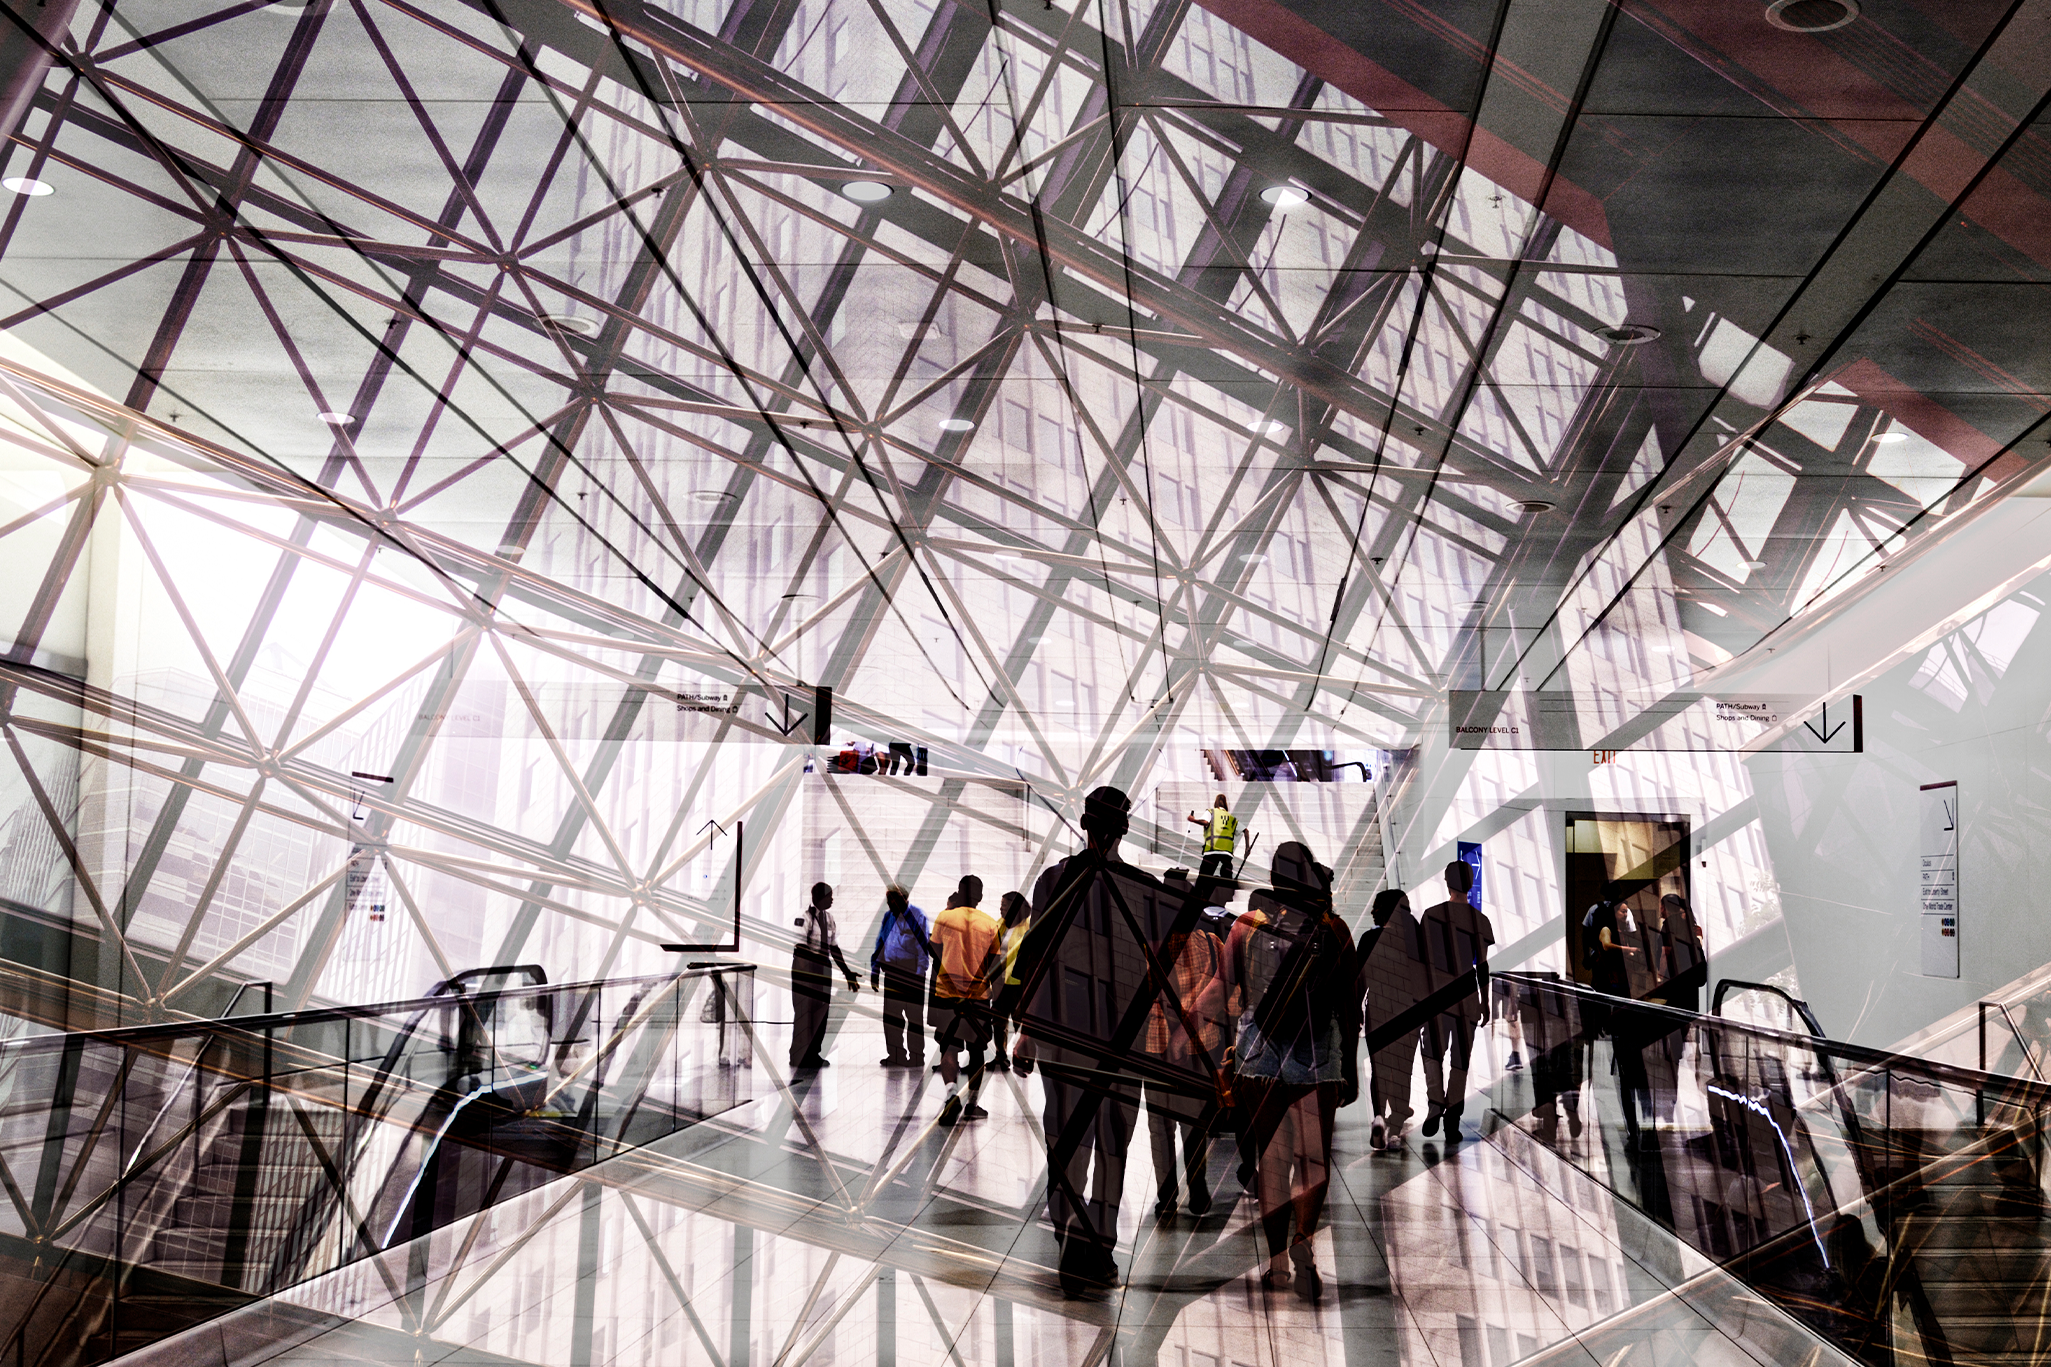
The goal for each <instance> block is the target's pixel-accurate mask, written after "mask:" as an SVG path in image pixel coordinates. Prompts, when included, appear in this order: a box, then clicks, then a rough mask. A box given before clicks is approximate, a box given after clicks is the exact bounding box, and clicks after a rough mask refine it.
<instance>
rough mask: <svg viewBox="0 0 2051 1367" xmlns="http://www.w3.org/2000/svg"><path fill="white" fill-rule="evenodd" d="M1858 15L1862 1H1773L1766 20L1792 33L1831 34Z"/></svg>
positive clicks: (1768, 7)
mask: <svg viewBox="0 0 2051 1367" xmlns="http://www.w3.org/2000/svg"><path fill="white" fill-rule="evenodd" d="M1858 17H1859V0H1773V3H1772V4H1770V5H1768V6H1767V7H1766V22H1767V23H1769V24H1771V25H1773V26H1774V27H1775V28H1781V29H1786V30H1787V31H1788V32H1789V33H1828V32H1830V31H1831V30H1832V29H1834V28H1843V27H1844V26H1845V25H1846V24H1849V23H1850V22H1851V21H1852V20H1854V19H1856V18H1858Z"/></svg>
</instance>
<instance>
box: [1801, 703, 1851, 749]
mask: <svg viewBox="0 0 2051 1367" xmlns="http://www.w3.org/2000/svg"><path fill="white" fill-rule="evenodd" d="M1802 726H1803V729H1805V730H1806V731H1808V733H1809V734H1810V735H1812V736H1814V737H1815V738H1816V739H1818V740H1820V741H1822V742H1823V743H1824V744H1825V745H1828V744H1830V741H1831V737H1833V736H1835V735H1836V734H1837V733H1838V732H1840V731H1842V730H1844V728H1845V723H1843V722H1839V723H1838V724H1837V725H1835V726H1832V725H1831V724H1830V704H1829V703H1825V704H1823V730H1821V731H1818V730H1817V729H1816V726H1815V723H1813V722H1806V721H1805V722H1803V723H1802Z"/></svg>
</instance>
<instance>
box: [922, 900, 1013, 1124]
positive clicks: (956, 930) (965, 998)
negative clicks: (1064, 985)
mask: <svg viewBox="0 0 2051 1367" xmlns="http://www.w3.org/2000/svg"><path fill="white" fill-rule="evenodd" d="M982 900H983V880H982V879H980V878H978V877H976V876H975V875H974V874H969V875H968V876H966V877H964V878H963V879H962V880H961V887H960V890H959V891H958V892H957V894H956V896H955V898H954V901H955V905H953V906H951V907H949V908H948V909H947V910H945V911H943V912H941V913H940V914H939V915H938V916H937V917H935V918H934V919H933V952H934V956H935V958H936V959H937V961H938V962H937V963H936V964H935V965H934V970H935V971H934V974H933V1038H934V1040H935V1041H936V1042H937V1043H938V1044H939V1046H940V1079H941V1081H942V1082H943V1083H945V1084H946V1085H947V1087H948V1088H949V1090H950V1095H949V1096H948V1098H947V1104H946V1105H945V1106H943V1107H941V1109H940V1123H941V1124H942V1125H954V1124H956V1123H957V1122H959V1121H962V1120H981V1119H982V1118H983V1117H984V1116H987V1115H988V1114H989V1112H988V1111H986V1110H984V1109H983V1108H982V1107H981V1106H978V1105H977V1104H976V1093H977V1092H978V1091H979V1090H981V1088H982V1085H983V1050H984V1049H986V1048H988V1047H989V1044H990V1033H991V1031H990V1021H991V1014H990V981H991V979H992V978H993V977H998V976H999V973H1000V970H1001V967H1002V964H1003V954H1002V951H1001V949H1000V947H999V941H1000V939H1001V937H1002V936H1003V933H1004V926H1003V923H1002V922H1000V921H999V920H998V919H997V918H996V917H995V916H992V915H990V913H988V912H986V911H983V910H981V909H980V908H979V907H978V905H977V904H978V903H980V902H981V901H982ZM960 1050H967V1051H968V1071H967V1075H966V1079H965V1080H964V1081H963V1082H962V1085H961V1086H960V1087H956V1085H955V1084H956V1081H957V1079H961V1078H962V1076H963V1075H962V1071H961V1066H960V1064H959V1063H958V1062H957V1061H956V1058H955V1055H956V1053H957V1051H960Z"/></svg>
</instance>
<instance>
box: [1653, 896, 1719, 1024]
mask: <svg viewBox="0 0 2051 1367" xmlns="http://www.w3.org/2000/svg"><path fill="white" fill-rule="evenodd" d="M1659 939H1660V949H1661V951H1662V954H1663V957H1664V958H1665V960H1666V964H1665V968H1666V981H1665V982H1664V983H1662V984H1661V985H1660V992H1659V996H1658V998H1657V1000H1659V1001H1663V1002H1665V1003H1666V1004H1667V1005H1668V1006H1675V1007H1679V1008H1680V1009H1681V1010H1683V1011H1692V1012H1694V1013H1695V1014H1696V1015H1700V1014H1702V986H1703V984H1704V983H1706V982H1708V981H1709V951H1708V949H1707V948H1706V947H1705V946H1704V945H1703V943H1702V927H1701V926H1700V925H1699V924H1698V923H1697V922H1696V920H1695V913H1694V912H1693V911H1692V910H1690V908H1689V906H1688V899H1687V898H1685V897H1683V896H1681V895H1680V894H1679V893H1677V892H1670V893H1668V894H1667V895H1666V896H1664V897H1662V898H1660V899H1659Z"/></svg>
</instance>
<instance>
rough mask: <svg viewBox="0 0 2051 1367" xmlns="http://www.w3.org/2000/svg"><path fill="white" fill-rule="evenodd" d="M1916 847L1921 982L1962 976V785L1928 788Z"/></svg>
mask: <svg viewBox="0 0 2051 1367" xmlns="http://www.w3.org/2000/svg"><path fill="white" fill-rule="evenodd" d="M1922 799H1923V803H1922V807H1923V810H1922V822H1921V828H1920V833H1919V838H1918V839H1917V841H1916V851H1917V858H1916V865H1917V868H1916V879H1917V884H1916V896H1917V898H1918V899H1919V901H1920V904H1921V907H1922V917H1921V919H1922V922H1923V976H1924V977H1926V978H1956V977H1957V976H1958V784H1957V783H1926V784H1924V785H1923V792H1922Z"/></svg>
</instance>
